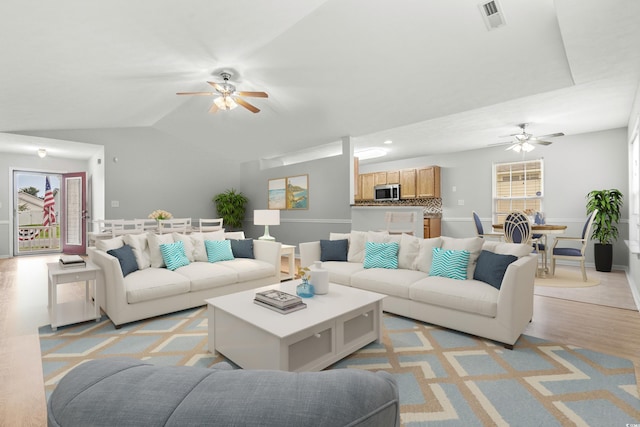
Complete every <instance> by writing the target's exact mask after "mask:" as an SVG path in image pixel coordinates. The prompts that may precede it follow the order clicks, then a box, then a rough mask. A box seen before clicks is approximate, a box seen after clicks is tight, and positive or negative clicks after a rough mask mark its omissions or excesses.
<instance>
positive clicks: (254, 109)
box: [234, 98, 260, 113]
mask: <svg viewBox="0 0 640 427" xmlns="http://www.w3.org/2000/svg"><path fill="white" fill-rule="evenodd" d="M234 100H235V101H236V102H237V103H238V104H240V105H242V106H243V107H244V108H246V109H247V110H249V111H251V112H252V113H258V112H260V109H258V108H256V107H254V106H253V105H251V104H249V103H248V102H247V101H245V100H244V99H242V98H235V99H234Z"/></svg>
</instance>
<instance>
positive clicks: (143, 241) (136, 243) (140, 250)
mask: <svg viewBox="0 0 640 427" xmlns="http://www.w3.org/2000/svg"><path fill="white" fill-rule="evenodd" d="M123 239H124V242H125V243H126V244H127V245H129V246H131V250H133V254H134V255H135V256H136V262H137V263H138V269H139V270H144V269H145V268H149V267H151V255H149V243H148V242H147V233H140V234H125V235H124V236H123Z"/></svg>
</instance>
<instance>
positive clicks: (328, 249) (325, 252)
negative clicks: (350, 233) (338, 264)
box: [320, 239, 349, 262]
mask: <svg viewBox="0 0 640 427" xmlns="http://www.w3.org/2000/svg"><path fill="white" fill-rule="evenodd" d="M348 251H349V240H347V239H340V240H320V261H323V262H324V261H346V260H347V253H348Z"/></svg>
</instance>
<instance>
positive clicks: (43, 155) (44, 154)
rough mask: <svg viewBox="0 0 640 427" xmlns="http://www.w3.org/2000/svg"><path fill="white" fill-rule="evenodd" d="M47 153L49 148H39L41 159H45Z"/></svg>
mask: <svg viewBox="0 0 640 427" xmlns="http://www.w3.org/2000/svg"><path fill="white" fill-rule="evenodd" d="M46 155H47V150H45V149H44V148H40V149H39V150H38V156H39V157H40V158H41V159H43V158H44V157H46Z"/></svg>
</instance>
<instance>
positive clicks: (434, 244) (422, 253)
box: [413, 237, 442, 273]
mask: <svg viewBox="0 0 640 427" xmlns="http://www.w3.org/2000/svg"><path fill="white" fill-rule="evenodd" d="M440 245H442V239H441V238H440V237H432V238H431V239H420V250H419V251H418V256H417V257H416V261H415V263H414V266H413V270H419V271H422V272H424V273H429V271H430V270H431V262H432V260H433V248H439V247H440Z"/></svg>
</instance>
